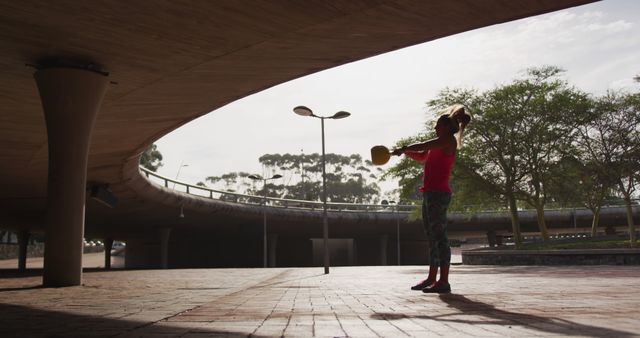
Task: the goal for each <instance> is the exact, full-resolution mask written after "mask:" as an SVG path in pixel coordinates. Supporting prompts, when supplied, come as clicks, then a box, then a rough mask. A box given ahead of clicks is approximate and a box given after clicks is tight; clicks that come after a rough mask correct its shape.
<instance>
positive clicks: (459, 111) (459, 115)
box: [449, 104, 471, 147]
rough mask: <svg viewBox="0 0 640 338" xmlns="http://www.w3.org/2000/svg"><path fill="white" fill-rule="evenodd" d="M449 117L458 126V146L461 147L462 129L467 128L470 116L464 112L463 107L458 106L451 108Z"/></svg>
mask: <svg viewBox="0 0 640 338" xmlns="http://www.w3.org/2000/svg"><path fill="white" fill-rule="evenodd" d="M449 117H450V118H451V119H452V120H453V122H454V123H456V124H457V125H458V129H459V130H458V137H457V139H458V146H459V147H462V137H463V135H464V129H465V128H466V127H467V125H468V124H469V122H471V114H469V113H467V112H466V110H465V108H464V106H463V105H460V104H458V105H455V106H453V107H452V109H451V113H450V114H449Z"/></svg>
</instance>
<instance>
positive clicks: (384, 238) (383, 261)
mask: <svg viewBox="0 0 640 338" xmlns="http://www.w3.org/2000/svg"><path fill="white" fill-rule="evenodd" d="M388 243H389V235H381V236H380V265H387V246H388Z"/></svg>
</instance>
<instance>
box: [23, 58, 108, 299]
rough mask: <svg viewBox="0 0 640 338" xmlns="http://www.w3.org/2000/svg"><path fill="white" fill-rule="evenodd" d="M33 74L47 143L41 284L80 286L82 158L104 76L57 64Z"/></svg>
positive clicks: (84, 162) (84, 169)
mask: <svg viewBox="0 0 640 338" xmlns="http://www.w3.org/2000/svg"><path fill="white" fill-rule="evenodd" d="M35 79H36V82H37V84H38V90H39V91H40V99H41V101H42V108H43V110H44V115H45V121H46V125H47V139H48V142H49V175H48V179H49V180H48V186H47V189H48V190H47V215H46V222H47V224H46V227H45V230H46V232H45V255H44V275H43V284H44V286H72V285H81V284H82V249H83V243H82V240H83V236H84V207H85V205H84V204H85V193H86V181H87V157H88V154H89V144H90V141H91V132H92V130H93V125H94V122H95V118H96V115H97V113H98V109H99V108H100V104H101V102H102V98H103V96H104V92H105V89H106V87H107V83H108V80H107V76H105V74H103V73H99V72H94V71H91V70H85V69H78V68H62V67H48V68H44V69H39V70H38V71H37V72H36V73H35Z"/></svg>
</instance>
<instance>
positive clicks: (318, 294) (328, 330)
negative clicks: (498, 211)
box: [0, 265, 640, 337]
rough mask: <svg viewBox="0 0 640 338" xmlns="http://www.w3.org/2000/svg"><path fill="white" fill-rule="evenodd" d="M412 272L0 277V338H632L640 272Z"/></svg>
mask: <svg viewBox="0 0 640 338" xmlns="http://www.w3.org/2000/svg"><path fill="white" fill-rule="evenodd" d="M424 271H425V270H424V268H423V267H416V266H403V267H397V266H384V267H334V268H331V274H329V275H324V274H323V271H322V268H291V269H287V268H277V269H190V270H132V271H92V272H86V273H85V274H84V286H81V287H80V286H79V287H67V288H41V287H40V283H41V277H40V276H39V275H38V273H39V272H38V271H37V270H36V271H33V270H32V271H30V272H28V273H27V274H18V273H16V272H12V271H10V270H0V337H98V336H100V337H211V336H242V337H244V336H251V337H280V336H286V337H290V336H291V337H293V336H299V337H312V336H313V337H345V336H350V337H408V336H420V337H429V336H434V337H436V336H446V337H566V336H571V337H640V313H639V309H640V269H638V267H633V266H632V267H630V266H588V267H582V266H566V267H539V266H520V267H496V266H464V265H460V266H453V267H452V275H451V282H452V288H453V292H452V293H451V294H447V295H434V294H423V293H422V292H416V291H411V290H409V287H410V286H411V285H413V284H414V283H416V282H418V281H419V280H420V279H422V278H423V277H424Z"/></svg>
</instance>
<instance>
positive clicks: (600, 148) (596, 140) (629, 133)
mask: <svg viewBox="0 0 640 338" xmlns="http://www.w3.org/2000/svg"><path fill="white" fill-rule="evenodd" d="M595 112H596V114H597V117H598V119H596V120H594V121H591V128H590V129H589V131H590V132H591V135H590V136H591V137H590V138H589V140H588V142H585V143H586V144H585V147H587V148H588V149H589V151H590V152H592V153H593V154H594V155H593V157H594V160H596V161H598V165H599V166H602V168H605V169H606V175H607V176H608V177H609V178H610V179H611V180H612V182H613V183H614V185H615V186H616V187H617V190H618V192H619V193H620V194H621V195H622V197H623V200H624V203H625V206H626V210H627V224H628V226H629V239H630V245H631V246H632V247H633V246H635V245H636V235H635V224H634V222H633V213H632V198H633V194H634V192H635V189H636V187H637V185H638V182H639V179H640V177H639V174H638V172H639V171H640V95H638V94H626V93H621V92H611V91H610V92H608V93H607V94H606V95H604V96H602V97H601V98H599V99H598V100H597V102H596V107H595Z"/></svg>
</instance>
